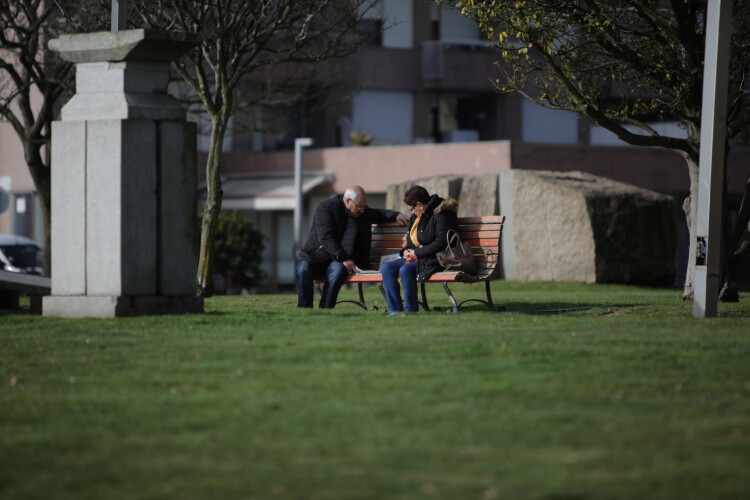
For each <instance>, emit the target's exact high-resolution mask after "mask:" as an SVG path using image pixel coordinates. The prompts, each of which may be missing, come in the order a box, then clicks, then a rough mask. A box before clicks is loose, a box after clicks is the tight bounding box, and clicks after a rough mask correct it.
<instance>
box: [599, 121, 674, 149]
mask: <svg viewBox="0 0 750 500" xmlns="http://www.w3.org/2000/svg"><path fill="white" fill-rule="evenodd" d="M649 125H651V127H653V128H654V130H656V131H657V132H659V134H661V135H664V136H667V137H677V138H680V139H684V138H686V137H687V131H686V130H685V129H684V128H680V127H679V126H678V124H677V122H658V123H650V124H649ZM625 128H626V129H628V130H629V131H631V132H633V133H634V134H641V135H646V133H645V132H644V131H643V130H641V129H639V128H638V127H634V126H632V125H625ZM589 143H590V144H591V145H592V146H594V145H595V146H627V143H626V142H623V141H621V140H620V139H618V138H617V136H616V135H615V134H613V133H612V132H610V131H609V130H607V129H606V128H603V127H600V126H598V125H597V126H594V127H592V128H591V132H590V135H589Z"/></svg>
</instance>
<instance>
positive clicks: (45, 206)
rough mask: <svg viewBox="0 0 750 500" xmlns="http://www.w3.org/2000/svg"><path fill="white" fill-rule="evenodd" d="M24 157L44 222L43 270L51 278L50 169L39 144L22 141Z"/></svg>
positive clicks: (32, 141) (38, 142)
mask: <svg viewBox="0 0 750 500" xmlns="http://www.w3.org/2000/svg"><path fill="white" fill-rule="evenodd" d="M24 156H25V160H26V166H27V167H28V168H29V173H30V174H31V178H32V180H33V181H34V186H35V187H36V193H37V196H38V197H39V201H40V202H41V204H42V217H43V221H44V263H43V269H44V274H45V275H46V276H51V271H52V266H51V262H52V231H51V214H52V208H51V206H52V195H51V193H52V189H51V182H52V180H51V178H50V169H49V166H47V165H46V164H45V163H44V160H43V159H42V154H41V142H40V141H34V140H28V141H24Z"/></svg>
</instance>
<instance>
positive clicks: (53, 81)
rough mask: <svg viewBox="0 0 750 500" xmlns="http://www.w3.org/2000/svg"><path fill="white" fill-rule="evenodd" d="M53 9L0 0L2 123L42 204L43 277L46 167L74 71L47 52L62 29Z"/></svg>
mask: <svg viewBox="0 0 750 500" xmlns="http://www.w3.org/2000/svg"><path fill="white" fill-rule="evenodd" d="M56 9H57V6H56V5H54V4H53V3H52V2H48V1H45V0H0V23H2V24H1V26H0V56H1V57H0V119H2V120H4V121H7V122H8V123H10V125H11V126H12V127H13V130H14V131H15V132H16V134H17V135H18V138H19V139H20V140H21V143H22V144H23V151H24V158H25V160H26V165H27V166H28V168H29V172H30V173H31V178H32V179H33V181H34V185H35V186H36V190H37V195H38V196H39V199H40V201H41V206H42V214H43V218H44V246H45V249H46V251H45V262H44V269H45V273H49V271H50V265H49V263H50V249H51V242H50V206H51V205H50V192H51V191H50V164H49V156H48V153H47V151H48V150H47V149H46V147H47V146H48V145H49V140H50V130H51V124H52V120H53V118H54V114H55V111H56V109H57V108H58V107H59V104H60V103H61V102H62V101H63V100H64V99H65V98H66V94H68V93H69V92H70V91H71V87H72V84H73V71H72V65H71V64H70V63H66V62H64V61H62V60H61V59H60V58H59V57H57V56H56V55H55V54H53V53H51V52H49V51H47V49H46V46H45V45H46V41H47V40H49V39H50V38H53V37H54V36H55V34H56V33H57V32H59V31H60V30H62V29H64V26H63V23H62V20H61V19H60V17H59V15H58V11H57V10H56Z"/></svg>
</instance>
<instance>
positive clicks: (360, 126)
mask: <svg viewBox="0 0 750 500" xmlns="http://www.w3.org/2000/svg"><path fill="white" fill-rule="evenodd" d="M351 122H352V124H351V128H352V130H353V131H355V132H361V133H368V134H371V135H372V137H373V140H374V141H375V142H376V143H378V144H411V143H412V142H413V141H414V96H413V95H412V94H411V93H410V92H383V91H365V92H360V93H358V94H357V95H356V96H354V98H353V99H352V120H351ZM348 139H349V138H348V137H345V140H346V141H347V145H349V144H350V143H349V142H348Z"/></svg>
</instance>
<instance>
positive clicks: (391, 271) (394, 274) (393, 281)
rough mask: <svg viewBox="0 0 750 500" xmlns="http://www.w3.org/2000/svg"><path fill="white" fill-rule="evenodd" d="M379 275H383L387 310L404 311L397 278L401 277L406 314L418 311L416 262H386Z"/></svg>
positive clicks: (400, 260) (399, 260) (401, 260)
mask: <svg viewBox="0 0 750 500" xmlns="http://www.w3.org/2000/svg"><path fill="white" fill-rule="evenodd" d="M380 274H382V275H383V286H384V287H385V300H386V302H387V303H388V310H389V311H390V312H396V311H403V310H404V303H402V302H401V287H400V286H398V278H399V277H401V285H402V286H403V287H404V302H405V305H406V312H417V311H419V299H418V298H417V262H416V261H414V262H410V263H408V264H407V263H406V260H405V259H398V260H392V261H390V262H386V263H385V264H383V265H382V266H381V267H380Z"/></svg>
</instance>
